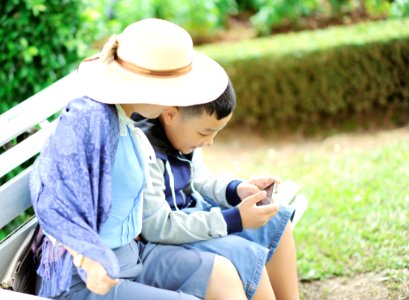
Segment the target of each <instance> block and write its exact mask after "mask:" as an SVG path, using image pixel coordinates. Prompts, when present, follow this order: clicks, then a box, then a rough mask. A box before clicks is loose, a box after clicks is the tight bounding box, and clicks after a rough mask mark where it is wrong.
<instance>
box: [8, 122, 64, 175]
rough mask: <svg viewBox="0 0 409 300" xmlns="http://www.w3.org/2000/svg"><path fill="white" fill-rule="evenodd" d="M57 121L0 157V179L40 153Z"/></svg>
mask: <svg viewBox="0 0 409 300" xmlns="http://www.w3.org/2000/svg"><path fill="white" fill-rule="evenodd" d="M56 122H57V120H54V121H53V122H52V123H51V124H49V125H48V126H46V127H44V128H43V129H41V130H39V131H38V132H36V133H35V134H33V135H31V136H29V137H28V138H26V139H25V140H24V141H22V142H20V143H19V144H17V145H15V146H14V147H13V148H11V149H9V150H8V151H6V152H4V153H3V154H2V155H0V177H2V176H4V175H5V174H7V173H8V172H10V171H12V170H13V169H15V168H16V167H18V166H19V165H21V164H22V163H23V162H25V161H26V160H28V159H30V158H32V157H33V156H34V155H36V154H37V153H39V152H40V150H41V149H42V147H43V145H44V143H45V141H46V140H47V138H48V136H49V135H50V132H51V131H52V129H53V128H54V126H55V124H56Z"/></svg>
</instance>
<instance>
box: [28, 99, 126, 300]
mask: <svg viewBox="0 0 409 300" xmlns="http://www.w3.org/2000/svg"><path fill="white" fill-rule="evenodd" d="M118 140H119V124H118V115H117V110H116V108H115V106H113V105H107V104H101V103H99V102H96V101H93V100H91V99H89V98H86V97H83V98H79V99H75V100H73V101H72V102H70V103H69V104H68V105H67V107H66V108H65V109H64V111H63V112H62V114H61V116H60V117H59V122H58V125H57V127H56V130H55V132H54V133H53V134H52V135H51V136H50V138H49V139H48V141H47V142H46V144H45V146H44V148H43V150H42V152H41V155H40V156H39V158H38V159H37V161H36V162H35V164H34V167H33V171H32V174H31V180H30V191H31V199H32V203H33V207H34V210H35V213H36V215H37V218H38V221H39V223H40V225H41V228H42V230H43V231H44V232H45V233H47V234H48V235H50V236H52V237H54V238H56V240H57V241H59V242H61V243H62V244H63V245H66V246H68V247H70V248H71V249H73V250H74V251H77V252H79V253H81V254H83V255H84V256H86V257H89V258H90V259H92V260H95V261H98V262H100V263H101V264H102V265H103V266H104V268H105V269H106V270H107V273H108V275H109V276H110V277H112V278H116V277H117V276H118V273H119V266H118V262H117V259H116V257H115V255H114V253H113V252H112V250H111V249H109V248H108V247H107V246H105V245H104V243H103V242H102V240H101V238H100V236H99V235H98V231H99V228H100V226H101V224H102V223H103V222H104V221H105V220H106V219H107V217H108V214H109V211H110V208H111V202H112V199H111V197H112V192H111V188H112V187H111V171H112V164H113V158H114V157H115V154H116V150H117V147H118ZM38 247H41V250H42V257H41V262H40V266H39V268H38V270H37V273H38V274H39V275H40V276H41V277H42V286H41V290H40V295H41V296H45V297H54V296H57V295H59V294H61V293H62V292H64V291H66V290H68V289H69V287H70V284H71V276H72V274H71V268H72V256H71V255H70V254H69V253H68V252H67V251H66V250H65V248H64V247H62V246H61V245H58V244H57V245H54V244H53V243H52V242H51V241H50V240H49V238H48V237H44V238H43V239H41V245H38ZM80 271H81V270H80ZM80 275H81V276H82V277H83V279H84V280H85V273H84V272H80Z"/></svg>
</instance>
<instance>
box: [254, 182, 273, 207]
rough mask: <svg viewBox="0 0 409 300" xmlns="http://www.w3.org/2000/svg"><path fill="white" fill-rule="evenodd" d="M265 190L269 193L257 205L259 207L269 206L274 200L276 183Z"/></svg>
mask: <svg viewBox="0 0 409 300" xmlns="http://www.w3.org/2000/svg"><path fill="white" fill-rule="evenodd" d="M264 190H265V191H266V192H267V196H266V197H265V198H264V199H263V200H261V201H259V202H257V205H259V206H260V205H267V204H270V203H271V201H272V199H273V194H274V192H275V183H273V184H271V185H269V186H268V187H266V188H265V189H264Z"/></svg>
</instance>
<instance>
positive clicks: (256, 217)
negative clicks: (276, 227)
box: [237, 191, 278, 229]
mask: <svg viewBox="0 0 409 300" xmlns="http://www.w3.org/2000/svg"><path fill="white" fill-rule="evenodd" d="M264 197H266V192H265V191H260V192H257V193H255V194H253V195H251V196H249V197H247V198H245V199H243V200H242V201H241V203H240V204H239V205H237V207H238V209H239V212H240V216H241V221H242V224H243V229H249V228H258V227H261V226H263V225H264V224H266V223H267V222H268V221H269V220H270V219H271V218H272V217H273V216H274V215H275V214H276V213H277V212H278V205H276V204H274V203H271V204H268V205H263V206H257V202H259V201H260V200H262V199H264Z"/></svg>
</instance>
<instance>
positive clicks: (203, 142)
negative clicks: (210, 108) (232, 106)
mask: <svg viewBox="0 0 409 300" xmlns="http://www.w3.org/2000/svg"><path fill="white" fill-rule="evenodd" d="M231 117H232V114H230V115H229V116H227V117H225V118H223V119H221V120H217V119H216V117H215V114H213V115H209V114H208V113H206V112H203V113H202V114H201V115H195V116H188V115H184V114H183V113H182V112H181V111H180V110H179V109H177V108H176V107H168V108H166V109H165V110H164V111H163V113H162V114H161V116H160V120H161V123H162V126H163V128H164V130H165V132H166V136H167V138H168V139H169V141H170V143H171V144H172V145H173V147H174V148H175V149H176V150H179V151H180V152H182V153H183V154H189V153H191V152H192V151H193V150H195V149H196V148H198V147H202V146H210V145H212V144H213V139H214V137H215V136H216V135H217V133H218V132H219V131H220V130H222V129H223V128H224V126H226V124H227V123H228V122H229V121H230V119H231Z"/></svg>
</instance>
